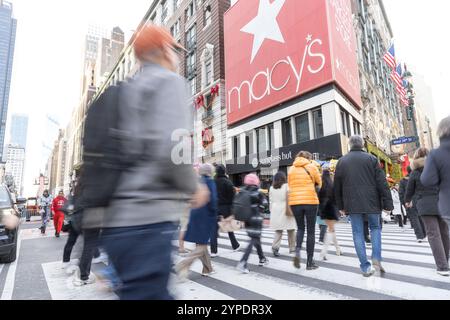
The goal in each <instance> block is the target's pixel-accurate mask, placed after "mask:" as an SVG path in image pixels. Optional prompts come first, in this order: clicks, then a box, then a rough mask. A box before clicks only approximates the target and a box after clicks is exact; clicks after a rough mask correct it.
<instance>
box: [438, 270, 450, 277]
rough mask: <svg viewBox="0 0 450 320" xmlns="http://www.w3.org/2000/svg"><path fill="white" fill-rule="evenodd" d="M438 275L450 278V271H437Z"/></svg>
mask: <svg viewBox="0 0 450 320" xmlns="http://www.w3.org/2000/svg"><path fill="white" fill-rule="evenodd" d="M437 274H438V275H440V276H443V277H449V276H450V272H449V271H439V270H438V271H437Z"/></svg>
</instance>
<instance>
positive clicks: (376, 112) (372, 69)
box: [352, 0, 405, 174]
mask: <svg viewBox="0 0 450 320" xmlns="http://www.w3.org/2000/svg"><path fill="white" fill-rule="evenodd" d="M352 2H353V12H354V15H355V22H354V24H355V27H356V35H357V39H358V41H357V42H358V63H359V65H360V67H359V77H360V82H361V97H362V100H363V104H364V108H363V119H364V122H363V123H364V125H363V136H364V138H365V139H366V144H367V149H368V151H369V152H371V153H372V154H374V155H375V156H377V157H378V159H379V160H380V163H381V164H382V166H383V167H384V168H385V170H386V172H387V173H389V174H393V173H395V172H396V171H398V166H397V159H398V156H399V153H402V152H401V151H402V150H395V149H392V148H391V141H392V140H394V139H397V138H400V137H403V136H404V134H405V133H404V125H403V124H404V114H405V108H404V107H402V106H401V104H400V101H399V98H398V95H397V93H396V89H395V84H394V82H393V81H392V80H391V78H390V75H391V72H392V70H391V69H390V67H389V66H388V65H387V64H386V63H385V62H384V60H383V56H384V54H385V53H386V52H387V49H388V48H389V46H390V44H391V40H392V38H393V36H394V34H393V32H392V29H391V26H390V23H389V20H388V17H387V14H386V11H385V8H384V5H383V1H382V0H352ZM399 151H400V152H399ZM396 168H397V169H396ZM397 174H398V172H397Z"/></svg>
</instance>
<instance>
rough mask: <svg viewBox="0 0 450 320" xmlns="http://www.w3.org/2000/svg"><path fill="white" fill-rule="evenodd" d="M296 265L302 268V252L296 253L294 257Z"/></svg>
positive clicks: (297, 267)
mask: <svg viewBox="0 0 450 320" xmlns="http://www.w3.org/2000/svg"><path fill="white" fill-rule="evenodd" d="M294 267H295V268H296V269H300V268H301V265H300V252H299V253H296V254H295V257H294Z"/></svg>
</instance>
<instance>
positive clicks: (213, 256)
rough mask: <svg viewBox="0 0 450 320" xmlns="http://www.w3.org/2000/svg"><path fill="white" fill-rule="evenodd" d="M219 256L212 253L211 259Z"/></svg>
mask: <svg viewBox="0 0 450 320" xmlns="http://www.w3.org/2000/svg"><path fill="white" fill-rule="evenodd" d="M218 256H219V254H218V253H211V258H217V257H218Z"/></svg>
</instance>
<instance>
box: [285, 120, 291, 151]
mask: <svg viewBox="0 0 450 320" xmlns="http://www.w3.org/2000/svg"><path fill="white" fill-rule="evenodd" d="M291 144H293V141H292V123H291V119H286V120H284V121H283V145H284V146H290V145H291Z"/></svg>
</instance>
